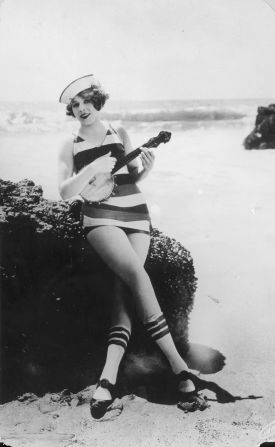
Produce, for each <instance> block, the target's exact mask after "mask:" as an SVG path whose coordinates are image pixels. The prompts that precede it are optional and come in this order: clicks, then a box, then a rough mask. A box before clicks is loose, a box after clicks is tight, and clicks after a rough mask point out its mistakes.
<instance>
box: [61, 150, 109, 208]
mask: <svg viewBox="0 0 275 447" xmlns="http://www.w3.org/2000/svg"><path fill="white" fill-rule="evenodd" d="M114 164H115V159H114V158H113V157H110V154H107V155H104V156H103V157H100V158H98V159H97V160H96V161H93V162H92V163H90V164H88V165H87V166H85V167H84V168H83V169H81V171H80V172H79V173H78V174H76V175H74V161H73V142H72V141H67V142H65V143H64V144H63V145H62V147H61V150H60V153H59V159H58V187H59V193H60V195H61V197H62V199H64V200H67V199H69V198H71V197H73V196H75V195H77V194H80V193H81V191H82V190H83V189H84V188H85V186H86V185H87V184H88V183H89V181H90V180H91V179H92V177H93V176H94V175H96V174H98V173H99V172H111V170H112V169H113V167H114Z"/></svg>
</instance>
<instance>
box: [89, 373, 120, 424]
mask: <svg viewBox="0 0 275 447" xmlns="http://www.w3.org/2000/svg"><path fill="white" fill-rule="evenodd" d="M98 387H101V388H105V389H106V390H108V391H110V394H111V396H112V399H107V400H100V399H94V398H92V399H91V402H90V412H91V415H92V417H93V418H94V419H101V418H102V417H103V416H104V414H105V413H106V411H108V408H109V407H110V405H111V404H112V403H113V402H114V400H115V397H116V393H115V385H112V384H111V383H110V382H109V380H107V379H101V380H99V381H98V382H97V385H96V388H98Z"/></svg>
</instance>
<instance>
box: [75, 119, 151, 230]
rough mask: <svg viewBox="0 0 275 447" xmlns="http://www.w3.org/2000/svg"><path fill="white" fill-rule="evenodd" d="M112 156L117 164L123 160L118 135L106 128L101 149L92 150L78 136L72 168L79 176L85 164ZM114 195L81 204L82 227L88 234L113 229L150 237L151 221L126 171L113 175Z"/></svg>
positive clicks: (141, 198) (142, 199) (124, 169)
mask: <svg viewBox="0 0 275 447" xmlns="http://www.w3.org/2000/svg"><path fill="white" fill-rule="evenodd" d="M108 152H111V156H112V157H114V158H116V159H117V160H120V159H122V158H123V157H124V156H125V149H124V146H123V144H122V141H121V139H120V137H119V135H118V133H117V132H116V131H115V130H114V129H113V128H112V127H111V126H110V125H108V128H107V130H106V134H105V137H104V140H103V142H102V144H101V145H100V146H97V147H91V144H90V143H89V141H87V140H85V139H83V138H82V137H80V136H79V135H77V136H76V137H75V139H74V149H73V156H74V167H75V171H76V172H79V171H80V170H81V169H82V168H84V167H85V166H87V164H89V163H91V162H93V161H94V160H96V159H97V158H99V157H101V156H103V155H106V154H107V153H108ZM115 183H116V185H117V186H116V187H115V190H114V192H113V195H112V196H111V197H109V198H108V199H107V200H105V201H103V202H100V203H93V204H91V203H89V202H84V203H83V206H82V213H83V227H84V231H85V233H86V234H87V233H88V232H89V231H90V230H91V229H92V228H94V227H97V226H101V225H112V226H116V227H120V228H124V229H128V230H131V231H136V232H142V233H147V234H149V233H150V217H149V212H148V208H147V205H146V203H145V199H144V196H143V194H142V192H141V191H140V190H139V188H138V186H137V185H136V184H135V182H134V181H133V179H132V177H131V175H130V174H129V173H128V170H127V167H126V166H125V167H123V168H121V169H120V170H119V171H118V172H117V173H116V175H115Z"/></svg>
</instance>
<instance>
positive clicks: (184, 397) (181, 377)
mask: <svg viewBox="0 0 275 447" xmlns="http://www.w3.org/2000/svg"><path fill="white" fill-rule="evenodd" d="M195 377H196V376H195V375H194V374H192V373H190V372H189V371H185V370H184V371H181V372H180V373H179V374H176V376H175V379H176V384H177V390H178V398H179V399H180V400H181V401H184V402H190V401H192V400H193V399H194V398H195V397H197V396H198V390H197V387H196V384H195V381H194V378H195ZM186 380H191V382H193V384H194V386H195V389H194V390H193V391H186V392H185V391H181V390H180V385H181V382H186Z"/></svg>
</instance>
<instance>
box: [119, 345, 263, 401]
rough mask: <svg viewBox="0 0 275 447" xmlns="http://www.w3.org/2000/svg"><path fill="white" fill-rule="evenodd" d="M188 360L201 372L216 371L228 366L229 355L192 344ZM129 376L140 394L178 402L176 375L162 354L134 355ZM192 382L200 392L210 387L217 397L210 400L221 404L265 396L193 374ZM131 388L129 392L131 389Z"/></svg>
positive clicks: (130, 386)
mask: <svg viewBox="0 0 275 447" xmlns="http://www.w3.org/2000/svg"><path fill="white" fill-rule="evenodd" d="M185 361H186V363H187V365H188V367H189V368H190V369H194V370H197V371H199V373H201V374H215V373H217V372H218V371H221V370H222V369H223V368H224V366H225V356H224V355H223V354H222V353H221V352H219V351H218V350H216V349H214V348H210V347H208V346H203V345H200V344H195V343H190V348H189V351H188V353H187V355H186V357H185ZM125 373H126V375H127V377H128V379H129V383H128V386H129V389H134V393H135V394H136V395H138V396H139V397H142V398H145V399H147V400H149V401H151V402H154V403H158V404H165V405H174V404H175V403H177V401H178V397H177V394H176V391H175V382H174V378H173V376H172V375H171V372H170V371H169V368H168V366H167V364H166V363H165V361H164V360H163V358H162V357H161V356H155V357H151V358H145V357H138V356H131V358H130V359H128V362H127V365H126V367H125ZM191 377H192V381H193V383H194V385H195V387H196V390H197V391H198V392H200V391H204V390H209V391H211V392H212V393H213V394H214V396H213V398H210V397H207V401H210V402H211V401H216V402H218V403H221V404H225V403H232V402H236V401H237V400H245V399H260V398H262V397H263V396H254V395H249V396H235V395H233V394H232V393H231V392H229V391H227V390H226V389H224V388H222V387H221V386H220V385H218V384H217V383H216V382H214V381H213V380H205V379H202V378H201V377H200V376H198V375H196V374H193V373H191ZM129 389H128V391H129Z"/></svg>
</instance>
